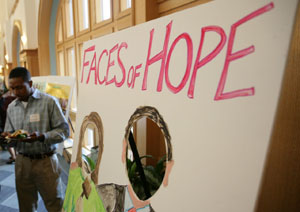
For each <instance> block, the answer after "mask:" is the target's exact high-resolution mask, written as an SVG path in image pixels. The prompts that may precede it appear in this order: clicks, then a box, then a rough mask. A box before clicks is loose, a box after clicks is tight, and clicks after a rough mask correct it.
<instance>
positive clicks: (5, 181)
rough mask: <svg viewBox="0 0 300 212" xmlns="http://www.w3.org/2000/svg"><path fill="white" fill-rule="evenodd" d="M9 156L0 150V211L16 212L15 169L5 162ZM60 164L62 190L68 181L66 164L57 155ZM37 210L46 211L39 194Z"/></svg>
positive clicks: (17, 209) (39, 211)
mask: <svg viewBox="0 0 300 212" xmlns="http://www.w3.org/2000/svg"><path fill="white" fill-rule="evenodd" d="M8 158H9V153H8V152H7V151H3V150H0V186H1V191H0V211H1V212H17V211H19V207H18V198H17V193H16V189H15V171H14V168H15V167H14V164H11V165H8V164H6V162H7V160H8ZM59 160H60V162H61V163H60V164H61V166H62V170H63V171H62V174H61V179H62V182H63V187H64V190H65V189H66V185H67V181H68V176H67V173H68V171H69V170H68V165H67V164H66V162H65V161H63V158H62V157H59ZM37 211H38V212H47V210H46V209H45V205H44V203H43V201H42V199H41V197H40V196H39V202H38V210H37Z"/></svg>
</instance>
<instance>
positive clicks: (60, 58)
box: [58, 51, 65, 76]
mask: <svg viewBox="0 0 300 212" xmlns="http://www.w3.org/2000/svg"><path fill="white" fill-rule="evenodd" d="M58 64H59V73H60V76H65V64H64V52H63V51H60V52H58Z"/></svg>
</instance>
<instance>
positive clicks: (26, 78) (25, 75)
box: [8, 67, 31, 82]
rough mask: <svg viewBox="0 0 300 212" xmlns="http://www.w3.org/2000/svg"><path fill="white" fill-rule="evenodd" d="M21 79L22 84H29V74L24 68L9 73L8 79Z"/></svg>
mask: <svg viewBox="0 0 300 212" xmlns="http://www.w3.org/2000/svg"><path fill="white" fill-rule="evenodd" d="M19 77H21V78H22V79H23V80H24V82H29V81H30V80H31V75H30V72H29V71H28V70H27V69H26V68H24V67H16V68H14V69H13V70H11V71H10V73H9V77H8V78H9V79H11V78H19Z"/></svg>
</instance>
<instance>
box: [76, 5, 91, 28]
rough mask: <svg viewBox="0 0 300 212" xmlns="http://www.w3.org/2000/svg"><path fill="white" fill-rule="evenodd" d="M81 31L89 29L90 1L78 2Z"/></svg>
mask: <svg viewBox="0 0 300 212" xmlns="http://www.w3.org/2000/svg"><path fill="white" fill-rule="evenodd" d="M78 12H79V30H80V31H82V30H84V29H87V28H88V27H89V4H88V0H78Z"/></svg>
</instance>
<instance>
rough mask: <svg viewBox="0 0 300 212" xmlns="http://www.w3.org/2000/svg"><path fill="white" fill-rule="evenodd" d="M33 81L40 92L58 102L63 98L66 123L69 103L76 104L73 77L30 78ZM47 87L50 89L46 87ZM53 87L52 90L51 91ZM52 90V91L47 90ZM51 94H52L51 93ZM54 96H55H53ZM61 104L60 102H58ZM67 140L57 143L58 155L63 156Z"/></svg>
mask: <svg viewBox="0 0 300 212" xmlns="http://www.w3.org/2000/svg"><path fill="white" fill-rule="evenodd" d="M31 79H32V81H33V86H34V87H37V88H38V89H40V90H41V91H42V92H45V93H49V94H50V95H53V96H56V97H57V98H58V99H59V101H60V98H59V96H60V97H63V98H64V101H65V102H64V107H65V108H63V110H64V114H65V117H66V119H67V121H68V119H69V114H70V108H71V102H72V101H75V102H76V98H73V97H76V95H73V94H74V89H75V82H76V81H75V77H71V76H40V77H31ZM47 84H48V86H50V87H52V88H50V87H47ZM55 85H58V88H57V89H56V88H55ZM53 86H54V89H53ZM49 88H50V89H52V90H49ZM51 92H52V93H51ZM55 94H56V95H55ZM60 103H61V101H60ZM68 141H69V140H67V141H66V142H65V143H59V144H58V146H57V152H58V153H59V154H61V155H62V154H63V149H64V148H65V147H66V145H67V146H69V144H68Z"/></svg>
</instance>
